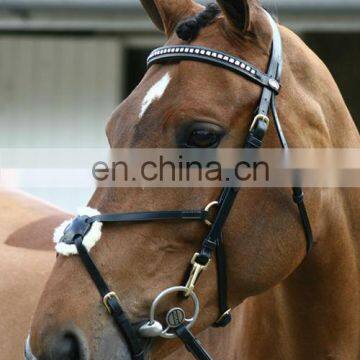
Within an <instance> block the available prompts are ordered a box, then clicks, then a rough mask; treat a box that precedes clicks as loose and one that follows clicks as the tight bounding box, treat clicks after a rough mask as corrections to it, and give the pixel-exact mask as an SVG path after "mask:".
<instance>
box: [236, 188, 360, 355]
mask: <svg viewBox="0 0 360 360" xmlns="http://www.w3.org/2000/svg"><path fill="white" fill-rule="evenodd" d="M324 192H325V193H326V194H323V196H324V197H325V196H326V197H327V198H328V201H326V204H325V203H324V205H323V206H322V209H324V212H323V219H322V220H321V221H320V223H319V224H317V225H316V228H317V240H316V244H315V246H314V249H313V251H312V253H310V254H309V255H308V256H307V257H306V258H305V259H304V261H303V263H302V264H301V265H300V266H299V268H298V269H296V270H295V272H294V273H293V274H292V275H291V276H290V277H289V278H287V279H286V280H284V281H283V282H282V283H280V284H279V285H278V286H276V287H274V288H272V289H271V290H270V291H268V292H266V293H265V294H263V295H260V296H257V297H255V298H251V299H249V300H247V301H246V302H245V303H244V304H243V307H242V314H243V316H242V319H243V320H242V321H243V329H244V331H243V332H242V334H241V343H242V344H243V346H242V350H241V351H242V353H241V355H243V356H245V358H246V355H248V352H251V351H255V353H256V354H259V355H258V357H251V358H254V359H258V358H259V359H262V358H268V359H273V358H274V359H276V358H291V359H307V358H309V359H310V358H311V359H313V358H322V356H323V357H324V358H327V359H328V358H329V359H330V358H331V359H333V358H334V359H335V358H336V359H338V358H339V359H349V358H358V354H359V349H360V347H359V345H360V334H359V329H360V301H359V290H360V286H359V284H360V281H359V280H360V276H359V268H360V267H359V265H360V264H359V260H358V259H359V258H360V257H359V251H360V250H359V245H358V244H357V242H356V234H355V233H354V231H355V230H356V229H351V227H350V226H349V225H348V224H349V222H348V221H349V220H350V221H352V220H354V219H352V218H351V214H350V213H349V212H348V211H347V212H345V210H344V209H345V208H347V210H349V207H345V206H342V205H343V203H344V202H346V201H347V198H349V196H348V195H350V192H348V191H345V192H344V191H340V190H331V189H330V190H324ZM358 193H359V192H358ZM352 230H353V231H352ZM254 337H255V338H256V339H259V338H261V339H262V340H261V341H258V340H257V341H255V342H254ZM248 356H249V355H248ZM327 356H328V357H327ZM331 356H334V357H331Z"/></svg>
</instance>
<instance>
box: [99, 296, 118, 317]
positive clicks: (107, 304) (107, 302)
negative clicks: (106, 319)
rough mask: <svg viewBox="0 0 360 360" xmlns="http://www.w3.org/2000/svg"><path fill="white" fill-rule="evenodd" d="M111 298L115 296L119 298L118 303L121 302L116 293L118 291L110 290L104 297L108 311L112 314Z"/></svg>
mask: <svg viewBox="0 0 360 360" xmlns="http://www.w3.org/2000/svg"><path fill="white" fill-rule="evenodd" d="M110 298H115V299H116V300H117V302H118V303H120V299H119V298H118V296H117V295H116V293H115V292H114V291H110V292H109V293H107V294H106V295H105V296H104V298H103V303H104V305H105V307H106V310H107V311H108V313H109V314H110V315H111V314H112V311H111V308H110V306H109V299H110Z"/></svg>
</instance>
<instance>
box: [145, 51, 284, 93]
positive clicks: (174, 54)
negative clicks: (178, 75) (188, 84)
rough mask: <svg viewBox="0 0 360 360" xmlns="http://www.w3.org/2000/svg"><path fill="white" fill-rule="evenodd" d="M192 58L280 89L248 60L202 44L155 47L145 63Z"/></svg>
mask: <svg viewBox="0 0 360 360" xmlns="http://www.w3.org/2000/svg"><path fill="white" fill-rule="evenodd" d="M194 59H196V60H198V61H203V62H206V63H209V64H211V63H216V65H221V66H223V67H225V68H227V69H230V70H231V71H234V72H237V73H240V74H242V75H244V76H246V77H247V78H249V79H250V80H252V81H254V82H256V83H257V84H260V85H262V86H266V87H268V88H270V89H272V90H275V91H276V92H278V91H279V90H280V84H279V82H278V81H277V80H276V79H274V78H272V77H269V76H268V75H267V74H265V73H263V72H262V71H260V70H259V69H256V68H254V66H252V65H250V64H249V63H248V62H246V61H244V60H242V59H240V58H238V57H236V56H233V55H229V54H226V53H224V52H221V51H217V50H213V49H209V48H205V47H202V46H194V45H189V46H184V45H176V46H174V45H172V46H164V47H160V48H157V49H155V50H153V51H152V52H151V53H150V55H149V57H148V59H147V65H148V67H150V66H151V65H153V64H156V63H162V62H167V61H180V60H194Z"/></svg>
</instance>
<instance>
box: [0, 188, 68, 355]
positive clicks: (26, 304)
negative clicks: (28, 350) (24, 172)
mask: <svg viewBox="0 0 360 360" xmlns="http://www.w3.org/2000/svg"><path fill="white" fill-rule="evenodd" d="M0 199H1V207H2V210H3V211H2V212H1V214H0V218H1V228H0V253H1V256H2V258H1V262H0V272H1V274H3V276H2V277H1V279H0V304H1V309H2V310H1V321H0V337H1V339H2V341H1V344H0V354H1V355H0V358H1V359H20V358H21V357H22V356H23V353H24V341H25V339H26V337H27V333H28V328H29V326H30V323H31V317H32V315H33V313H34V311H35V308H36V305H37V303H38V301H39V298H40V293H41V292H42V290H43V288H44V286H45V283H46V280H47V278H48V277H49V275H50V271H51V269H52V267H53V265H54V263H55V256H54V252H53V244H52V241H51V238H52V232H53V228H54V226H56V225H57V224H58V223H59V222H61V221H64V220H65V219H68V218H70V217H71V215H70V214H67V213H65V212H64V211H61V210H60V209H58V208H56V207H55V206H52V205H50V204H48V203H45V202H44V201H40V200H38V199H36V198H35V197H32V196H29V195H27V194H25V193H22V192H19V191H10V190H5V189H3V190H1V191H0Z"/></svg>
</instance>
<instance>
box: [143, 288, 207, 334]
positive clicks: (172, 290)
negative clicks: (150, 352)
mask: <svg viewBox="0 0 360 360" xmlns="http://www.w3.org/2000/svg"><path fill="white" fill-rule="evenodd" d="M187 291H188V288H186V287H185V286H174V287H171V288H168V289H166V290H164V291H162V292H161V293H160V294H159V295H158V296H157V297H156V298H155V300H154V301H153V303H152V305H151V308H150V323H154V322H155V321H156V320H155V311H156V308H157V306H158V305H159V303H160V301H161V300H162V299H163V298H164V297H166V296H168V295H169V294H172V293H177V292H184V293H185V292H187ZM189 295H190V297H191V299H192V300H193V303H194V315H193V316H192V317H191V318H186V319H185V321H186V322H187V323H188V324H187V325H186V328H187V329H190V328H191V327H192V326H193V325H194V323H195V321H196V319H197V318H198V316H199V310H200V302H199V299H198V297H197V296H196V294H195V293H194V292H193V291H191V292H190V294H189ZM169 330H170V327H169V326H168V327H167V328H166V329H165V330H163V331H162V332H161V334H160V337H162V338H165V339H175V338H176V337H177V336H176V335H175V334H173V333H169V332H168V331H169Z"/></svg>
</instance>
